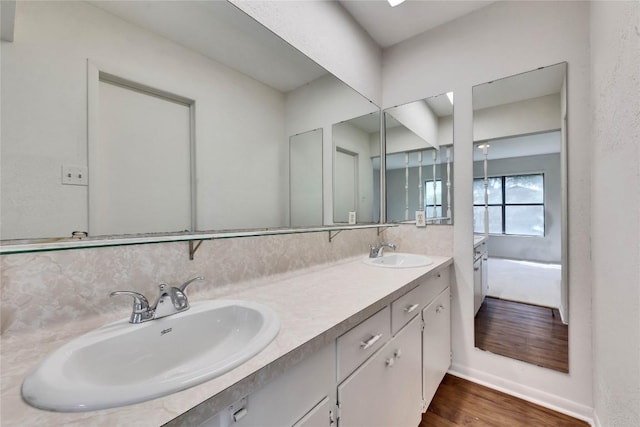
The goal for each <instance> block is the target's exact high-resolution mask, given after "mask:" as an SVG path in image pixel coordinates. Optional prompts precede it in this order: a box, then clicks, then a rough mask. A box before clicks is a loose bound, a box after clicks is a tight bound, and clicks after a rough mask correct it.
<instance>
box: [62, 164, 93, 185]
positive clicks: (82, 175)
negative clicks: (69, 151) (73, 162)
mask: <svg viewBox="0 0 640 427" xmlns="http://www.w3.org/2000/svg"><path fill="white" fill-rule="evenodd" d="M62 185H89V174H88V171H87V168H86V167H84V166H67V165H63V166H62Z"/></svg>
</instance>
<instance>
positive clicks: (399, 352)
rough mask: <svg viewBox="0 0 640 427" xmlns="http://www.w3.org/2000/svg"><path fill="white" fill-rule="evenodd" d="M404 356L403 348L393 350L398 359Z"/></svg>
mask: <svg viewBox="0 0 640 427" xmlns="http://www.w3.org/2000/svg"><path fill="white" fill-rule="evenodd" d="M401 356H402V350H401V349H397V350H396V351H394V352H393V357H394V358H396V359H400V357H401Z"/></svg>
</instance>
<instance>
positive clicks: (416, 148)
mask: <svg viewBox="0 0 640 427" xmlns="http://www.w3.org/2000/svg"><path fill="white" fill-rule="evenodd" d="M385 132H386V190H387V191H386V194H387V203H386V207H387V217H386V220H387V222H409V223H414V222H417V223H418V224H419V223H420V221H416V220H417V218H425V220H426V222H428V223H433V224H452V223H453V221H452V212H453V205H452V204H453V164H452V162H453V93H452V92H449V93H445V94H442V95H438V96H433V97H430V98H427V99H424V100H419V101H415V102H411V103H408V104H404V105H400V106H397V107H393V108H389V109H387V110H385Z"/></svg>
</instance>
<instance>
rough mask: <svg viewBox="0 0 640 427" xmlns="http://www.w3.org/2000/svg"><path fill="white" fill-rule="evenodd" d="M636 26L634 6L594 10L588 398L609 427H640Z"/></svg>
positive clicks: (598, 5) (639, 69) (637, 6)
mask: <svg viewBox="0 0 640 427" xmlns="http://www.w3.org/2000/svg"><path fill="white" fill-rule="evenodd" d="M639 28H640V3H639V2H637V1H633V2H631V1H627V2H593V3H592V4H591V39H590V41H591V72H592V80H591V102H592V105H593V111H592V115H591V118H592V120H593V139H592V141H593V146H592V150H591V153H592V160H591V166H592V175H591V182H592V184H591V185H592V187H591V191H592V193H591V194H592V197H591V214H592V228H591V244H592V246H591V250H592V260H593V263H592V269H591V271H592V273H593V342H594V346H593V349H594V357H593V359H594V360H593V365H594V384H593V393H594V399H595V412H596V417H597V420H598V424H597V425H601V426H606V427H627V426H637V425H640V267H639V266H640V243H639V242H640V186H639V185H638V183H639V182H640V144H639V141H640V104H639V101H638V99H639V94H640V33H639V31H640V30H639ZM569 84H571V80H569ZM571 114H572V110H571V105H569V120H571ZM571 137H572V135H571V132H569V138H570V143H571ZM571 291H573V288H572V289H570V292H571Z"/></svg>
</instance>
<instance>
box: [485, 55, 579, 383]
mask: <svg viewBox="0 0 640 427" xmlns="http://www.w3.org/2000/svg"><path fill="white" fill-rule="evenodd" d="M565 92H566V64H558V65H554V66H550V67H545V68H540V69H538V70H535V71H531V72H528V73H524V74H519V75H516V76H512V77H508V78H505V79H501V80H497V81H494V82H490V83H486V84H483V85H479V86H475V87H474V88H473V105H474V123H473V125H474V128H473V132H474V170H473V172H474V173H473V176H474V180H473V211H474V233H476V234H475V239H474V249H475V250H474V253H475V258H474V287H475V290H474V297H475V298H474V311H475V343H476V347H478V348H481V349H483V350H487V351H491V352H493V353H497V354H501V355H504V356H508V357H512V358H515V359H518V360H523V361H525V362H529V363H533V364H536V365H539V366H543V367H546V368H550V369H554V370H557V371H561V372H568V371H569V364H568V325H567V322H568V301H567V295H568V292H567V280H566V271H565V268H564V265H563V262H564V260H565V259H566V256H565V253H566V246H565V244H564V242H565V241H566V240H565V239H564V238H563V236H564V233H565V232H566V209H565V206H566V205H565V197H566V195H565V190H564V188H565V185H566V178H565V177H566V166H565V162H566V160H565V150H564V147H565V144H566V136H565V135H566V101H565V96H566V95H565Z"/></svg>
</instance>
